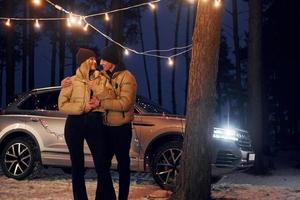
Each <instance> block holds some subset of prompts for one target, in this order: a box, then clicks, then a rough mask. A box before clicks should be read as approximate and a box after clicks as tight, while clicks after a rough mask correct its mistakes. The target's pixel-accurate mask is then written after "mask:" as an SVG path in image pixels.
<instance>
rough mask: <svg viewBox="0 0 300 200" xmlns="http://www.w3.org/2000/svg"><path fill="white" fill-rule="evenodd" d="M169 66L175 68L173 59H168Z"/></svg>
mask: <svg viewBox="0 0 300 200" xmlns="http://www.w3.org/2000/svg"><path fill="white" fill-rule="evenodd" d="M168 65H169V66H173V65H174V60H173V59H172V58H168Z"/></svg>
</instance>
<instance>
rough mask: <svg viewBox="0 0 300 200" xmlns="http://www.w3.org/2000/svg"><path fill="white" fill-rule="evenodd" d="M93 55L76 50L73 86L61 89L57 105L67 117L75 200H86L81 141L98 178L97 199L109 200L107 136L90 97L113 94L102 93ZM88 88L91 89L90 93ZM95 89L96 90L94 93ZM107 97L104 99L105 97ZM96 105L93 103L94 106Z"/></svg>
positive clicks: (82, 50)
mask: <svg viewBox="0 0 300 200" xmlns="http://www.w3.org/2000/svg"><path fill="white" fill-rule="evenodd" d="M95 57H96V54H95V53H94V52H93V51H91V50H88V49H83V48H81V49H79V51H78V52H77V54H76V60H77V65H78V66H79V67H78V69H77V70H76V74H75V75H74V76H72V77H71V81H72V84H71V85H70V86H68V87H62V89H61V92H60V95H59V99H58V103H59V110H60V111H62V112H63V113H65V114H67V115H68V117H67V120H66V124H65V140H66V143H67V146H68V149H69V152H70V158H71V163H72V186H73V195H74V199H75V200H87V199H88V197H87V192H86V187H85V180H84V148H83V147H84V139H85V140H86V142H87V144H88V146H89V149H90V151H91V153H92V156H93V160H94V165H95V169H96V172H97V175H98V184H97V191H96V199H104V200H106V199H107V200H109V199H111V197H110V196H108V194H111V193H112V192H111V191H112V190H113V187H110V184H108V185H104V184H100V180H101V182H102V181H103V182H105V181H108V182H111V177H110V176H108V175H107V173H103V169H104V168H105V169H107V168H109V167H110V166H109V165H110V163H109V162H108V159H107V158H106V157H107V156H106V154H105V151H106V149H107V146H106V145H107V144H106V142H105V141H106V138H105V137H106V136H105V133H104V131H103V123H102V121H103V120H102V116H103V113H102V112H103V110H102V109H101V108H99V107H97V106H98V105H97V103H99V101H98V100H97V99H96V98H95V97H93V95H95V96H97V97H98V98H101V97H103V98H107V95H112V96H113V93H112V92H107V91H104V89H102V88H103V87H102V85H103V83H102V82H103V81H101V75H100V73H99V72H98V71H97V70H96V66H97V63H96V58H95ZM90 88H91V89H90ZM93 88H95V89H96V90H94V89H93ZM104 94H106V95H104ZM95 102H96V103H95Z"/></svg>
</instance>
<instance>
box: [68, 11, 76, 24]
mask: <svg viewBox="0 0 300 200" xmlns="http://www.w3.org/2000/svg"><path fill="white" fill-rule="evenodd" d="M69 21H70V23H71V24H75V23H76V17H75V16H74V15H73V14H72V13H70V16H69Z"/></svg>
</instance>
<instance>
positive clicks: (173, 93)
mask: <svg viewBox="0 0 300 200" xmlns="http://www.w3.org/2000/svg"><path fill="white" fill-rule="evenodd" d="M181 8H182V0H179V2H178V8H177V13H176V25H175V32H174V33H175V35H174V47H177V46H178V34H179V25H180V16H181ZM176 53H177V50H176V49H175V50H174V55H175V54H176ZM175 76H176V62H174V65H173V68H172V90H171V91H172V108H173V110H172V111H173V113H174V114H176V113H177V110H176V92H175V91H176V80H175Z"/></svg>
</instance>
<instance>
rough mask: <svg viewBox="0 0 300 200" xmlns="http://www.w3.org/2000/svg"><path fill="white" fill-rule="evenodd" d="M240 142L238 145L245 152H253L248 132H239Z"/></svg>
mask: <svg viewBox="0 0 300 200" xmlns="http://www.w3.org/2000/svg"><path fill="white" fill-rule="evenodd" d="M237 136H238V141H237V144H238V145H239V147H240V148H241V149H242V150H243V151H252V146H251V139H250V136H249V134H248V132H246V131H241V130H239V131H237Z"/></svg>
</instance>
